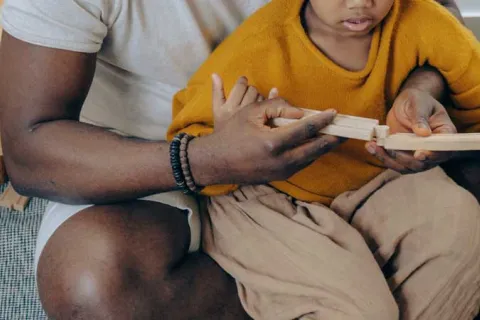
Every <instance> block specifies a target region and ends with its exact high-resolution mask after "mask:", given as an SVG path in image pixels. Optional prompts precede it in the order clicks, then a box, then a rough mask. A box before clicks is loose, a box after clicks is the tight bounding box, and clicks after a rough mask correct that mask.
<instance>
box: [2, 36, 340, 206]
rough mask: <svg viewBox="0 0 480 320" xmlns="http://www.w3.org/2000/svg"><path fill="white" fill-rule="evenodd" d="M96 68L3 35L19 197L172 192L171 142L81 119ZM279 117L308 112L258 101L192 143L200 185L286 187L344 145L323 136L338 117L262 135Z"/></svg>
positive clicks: (99, 197) (11, 158)
mask: <svg viewBox="0 0 480 320" xmlns="http://www.w3.org/2000/svg"><path fill="white" fill-rule="evenodd" d="M95 60H96V56H95V55H94V54H83V53H76V52H70V51H64V50H56V49H48V48H45V47H40V46H35V45H31V44H28V43H25V42H23V41H20V40H18V39H16V38H13V37H12V36H10V35H8V34H4V37H3V40H2V46H1V49H0V69H1V70H2V72H1V73H0V122H1V123H2V126H1V128H0V129H1V134H2V142H3V150H4V153H5V163H6V166H7V171H8V173H9V176H10V178H11V181H12V183H13V185H14V187H15V188H16V189H17V190H18V191H20V192H21V193H23V194H28V195H32V196H39V197H43V198H47V199H50V200H56V201H60V202H65V203H89V204H102V203H111V202H119V201H127V200H131V199H135V198H138V197H141V196H146V195H149V194H153V193H158V192H162V191H168V190H172V189H173V188H174V187H175V181H174V178H173V174H172V169H171V167H170V157H169V144H168V143H166V142H147V141H141V140H137V139H128V138H124V137H121V136H118V135H116V134H114V133H111V132H109V131H107V130H104V129H102V128H98V127H95V126H91V125H88V124H84V123H80V122H79V121H78V119H79V114H80V111H81V108H82V104H83V102H84V100H85V97H86V95H87V93H88V91H89V88H90V85H91V83H92V78H93V75H94V71H95ZM208 105H209V106H210V107H211V102H209V103H208ZM275 117H286V118H295V119H299V118H301V117H303V112H302V111H300V110H299V109H297V108H294V107H292V106H290V105H289V104H288V103H287V102H285V101H283V100H281V99H272V100H268V101H263V102H259V103H255V104H252V105H249V106H246V107H244V108H243V109H242V110H241V111H239V112H238V113H237V114H236V115H235V116H233V117H232V118H231V119H229V120H228V121H227V122H226V123H225V126H224V127H223V128H222V130H221V132H220V133H218V134H216V133H214V134H212V135H210V136H208V137H202V138H198V139H195V140H193V141H192V142H191V144H190V146H189V149H188V155H189V162H190V166H191V171H192V174H193V177H194V179H195V181H196V182H197V184H199V185H213V184H228V183H235V184H256V183H266V182H268V181H274V180H283V179H286V178H288V177H289V176H291V175H292V174H294V173H296V172H297V171H299V170H301V169H303V168H305V167H306V166H308V165H309V164H310V163H311V162H312V161H313V160H314V159H316V158H317V157H319V156H320V155H321V154H323V153H325V152H326V151H328V149H329V148H332V147H333V146H334V145H336V144H337V143H338V141H337V139H335V138H334V137H330V138H328V137H327V136H317V132H318V131H319V130H321V129H322V128H323V127H325V126H326V125H327V124H328V123H329V122H330V121H331V120H333V117H334V113H324V114H323V115H319V116H316V117H309V118H308V119H305V120H300V121H299V122H298V124H297V125H295V126H290V127H289V128H278V129H273V130H265V125H266V122H267V121H268V120H269V119H272V118H275ZM252 119H256V121H252ZM232 146H234V148H233V149H232ZM252 159H260V160H261V161H256V160H252Z"/></svg>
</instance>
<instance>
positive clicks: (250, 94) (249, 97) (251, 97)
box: [236, 86, 258, 107]
mask: <svg viewBox="0 0 480 320" xmlns="http://www.w3.org/2000/svg"><path fill="white" fill-rule="evenodd" d="M257 99H258V90H257V88H255V87H253V86H249V87H248V89H247V92H246V93H245V95H244V96H243V100H242V102H241V103H240V107H245V106H248V105H249V104H252V103H254V102H256V101H257ZM236 106H237V105H236Z"/></svg>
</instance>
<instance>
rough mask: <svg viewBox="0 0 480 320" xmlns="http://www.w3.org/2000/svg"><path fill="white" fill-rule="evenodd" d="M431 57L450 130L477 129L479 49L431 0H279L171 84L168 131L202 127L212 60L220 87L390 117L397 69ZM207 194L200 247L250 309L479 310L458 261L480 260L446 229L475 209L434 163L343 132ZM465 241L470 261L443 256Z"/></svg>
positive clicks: (407, 313)
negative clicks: (280, 172) (306, 158)
mask: <svg viewBox="0 0 480 320" xmlns="http://www.w3.org/2000/svg"><path fill="white" fill-rule="evenodd" d="M438 28H441V29H442V34H441V35H440V33H437V32H436V30H437V29H438ZM426 63H428V64H430V65H432V66H434V67H435V68H437V69H438V70H439V71H440V72H441V73H442V74H443V76H444V77H445V79H446V80H447V82H448V85H449V87H450V89H451V92H452V98H453V100H454V102H455V104H456V105H457V107H456V108H451V109H449V114H450V116H451V118H452V119H453V120H454V122H455V124H456V125H457V127H458V129H459V131H463V132H473V131H479V129H480V45H479V43H478V42H477V40H476V39H475V37H474V36H473V34H471V33H470V32H469V31H468V30H467V29H466V28H464V27H463V26H461V25H460V24H459V23H458V22H457V21H456V20H455V19H454V18H453V17H452V16H450V14H449V13H448V12H447V11H446V10H445V9H444V8H442V7H441V6H440V5H438V4H436V3H435V2H434V1H433V0H310V1H304V0H274V1H272V2H271V3H270V4H268V5H266V6H265V7H264V8H262V9H261V10H259V11H258V12H257V13H256V14H254V15H253V16H252V17H251V18H250V19H248V20H247V21H246V22H245V23H244V24H243V25H242V26H241V27H240V28H239V29H238V30H237V31H236V32H234V33H233V34H232V35H231V36H230V37H229V38H228V39H227V40H226V41H225V42H224V43H223V44H222V45H221V46H220V47H219V48H218V49H217V50H216V51H215V52H214V54H213V55H212V56H211V57H210V59H209V60H207V62H206V63H205V64H204V65H203V66H202V67H201V68H200V70H199V71H198V72H197V73H196V74H195V75H194V76H193V78H192V79H191V80H190V82H189V85H188V87H187V88H186V89H184V90H183V91H181V92H179V93H178V94H177V95H176V97H175V99H174V106H173V107H174V116H175V117H174V121H173V123H172V126H171V128H170V132H169V134H170V138H172V137H173V136H174V135H175V134H177V133H179V132H186V133H189V134H191V135H195V136H198V135H205V134H208V133H211V132H212V130H213V115H212V107H211V101H212V97H211V88H210V75H211V74H212V73H214V72H216V73H219V74H220V76H221V77H222V78H223V79H224V80H225V84H226V87H227V89H228V88H231V87H232V86H233V85H234V83H235V80H236V79H237V78H238V77H239V76H241V75H245V76H246V77H247V78H248V79H249V81H250V82H251V84H252V85H254V86H255V87H256V88H257V89H258V91H259V92H260V93H263V94H265V93H267V92H268V90H269V89H270V88H272V87H277V88H278V90H279V92H280V94H281V96H282V97H283V98H285V99H286V100H287V101H289V102H290V103H292V104H293V105H297V106H302V107H305V108H309V109H316V110H326V109H331V108H334V109H336V110H338V112H339V113H343V114H349V115H354V116H360V117H368V118H376V119H379V120H380V121H381V122H383V123H385V120H386V117H387V111H388V106H390V105H392V103H393V100H394V99H395V97H396V95H397V94H398V92H399V90H400V88H401V85H402V82H403V80H404V79H405V78H406V77H407V76H408V74H409V73H410V71H412V69H414V68H415V67H417V66H420V65H423V64H426ZM232 148H234V146H232ZM252 161H255V159H252ZM193 174H194V173H193ZM352 190H356V191H352ZM203 192H204V193H205V194H206V195H209V196H213V197H212V198H210V201H209V210H208V212H209V213H208V217H204V219H203V229H204V230H203V231H204V234H203V242H204V243H203V244H204V250H205V251H206V252H207V253H208V254H209V255H211V256H212V257H213V258H214V259H215V260H216V261H217V262H218V263H219V264H220V265H221V266H222V267H223V268H224V269H225V270H226V271H227V272H229V273H230V274H231V275H232V276H233V277H234V278H235V279H236V280H237V283H238V288H239V294H240V298H241V300H242V303H243V305H244V307H245V309H246V311H247V312H248V313H249V315H250V316H252V317H253V318H255V319H297V318H302V319H383V320H385V319H397V318H398V312H399V311H398V307H397V304H398V305H399V307H400V312H401V314H402V317H405V319H407V318H408V319H417V318H422V319H466V318H468V316H470V315H472V314H473V313H474V312H475V311H478V306H479V305H478V300H479V299H478V295H479V294H478V291H479V290H478V281H480V272H475V275H473V274H472V272H470V271H468V270H470V269H471V268H472V267H475V270H476V271H480V270H478V269H479V268H478V265H479V264H480V260H479V258H478V257H479V256H480V252H479V251H478V250H480V241H479V240H478V237H476V236H475V235H473V234H470V233H468V235H466V234H461V232H460V231H459V229H455V228H457V227H458V228H460V229H461V228H462V227H460V225H463V226H467V225H470V226H471V225H472V224H474V225H475V226H477V225H478V218H477V217H478V214H479V213H480V210H479V206H478V203H477V202H476V201H475V200H474V199H473V197H471V195H469V194H467V193H466V192H465V191H464V190H461V189H460V187H458V186H457V185H455V184H454V183H453V182H452V181H451V180H450V179H448V177H446V175H445V174H444V173H443V171H442V170H441V169H438V168H437V169H434V170H431V171H427V172H424V173H421V174H416V175H411V176H403V177H400V176H399V175H398V174H395V173H393V172H391V171H386V170H385V168H383V167H382V165H381V163H380V162H378V161H377V160H376V159H375V158H374V157H372V156H371V155H370V154H369V153H368V152H366V150H365V149H364V146H363V143H362V142H359V141H353V140H352V141H347V142H346V143H344V144H343V145H341V146H340V147H338V148H336V149H335V150H332V151H331V152H329V153H328V154H326V155H324V156H322V157H321V158H319V159H318V160H317V161H315V162H314V163H313V164H312V165H311V166H309V167H308V168H306V169H304V170H302V171H301V172H298V173H297V174H295V175H294V176H292V177H291V178H290V179H288V180H287V181H279V182H272V183H270V185H269V186H256V187H253V186H246V187H241V188H239V189H238V187H237V186H212V187H207V188H205V189H204V191H203ZM229 192H233V193H231V194H229V195H222V194H227V193H229ZM419 199H420V200H419ZM458 199H461V200H458ZM432 212H433V213H435V214H430V213H432ZM462 215H467V216H468V217H469V218H468V219H464V218H465V217H463V218H460V216H462ZM340 217H342V218H344V219H342V218H340ZM452 219H453V220H452ZM455 219H457V220H455ZM460 219H461V221H460ZM345 220H346V221H349V222H351V225H349V224H348V223H347V222H345ZM441 221H443V222H441ZM447 221H448V222H447ZM467 221H468V222H467ZM442 224H445V225H444V226H443V227H442ZM452 224H454V225H455V228H454V229H455V230H456V231H455V232H452V231H446V230H448V228H447V227H446V226H452ZM445 228H447V229H445ZM357 230H358V231H359V232H360V233H358V232H357ZM446 233H449V234H451V238H449V239H450V240H448V241H447V240H446V239H445V237H446V236H445V235H446ZM361 236H363V239H362V238H361ZM463 237H467V238H465V241H466V243H468V246H469V249H468V250H471V251H469V252H470V253H472V252H473V251H476V253H475V254H473V256H475V258H472V256H470V255H469V256H468V257H467V256H465V257H464V258H463V259H464V262H460V260H462V259H460V260H458V259H457V260H455V259H453V260H455V262H453V260H452V261H450V263H447V262H445V261H443V260H442V258H440V256H444V255H446V252H450V253H451V252H454V251H460V249H459V247H452V246H453V243H457V242H455V241H457V240H458V239H463ZM430 238H431V239H435V241H434V240H432V241H430ZM447 238H448V237H447ZM451 239H455V241H453V240H451ZM472 239H473V240H472ZM458 241H460V240H458ZM367 244H368V246H367ZM401 246H404V247H406V248H407V249H405V248H403V247H402V248H403V249H402V250H403V251H398V250H400V247H401ZM439 248H441V249H439ZM371 252H374V255H375V258H377V261H375V259H374V255H372V253H371ZM457 258H458V257H457ZM467 260H468V262H466V261H467ZM377 263H378V264H380V266H381V267H388V268H387V269H388V270H387V271H386V270H385V268H384V270H383V271H384V273H385V274H384V275H382V272H381V270H380V269H379V267H378V264H377ZM460 270H462V271H460ZM444 274H449V275H451V276H450V277H441V276H440V275H444ZM384 276H385V277H386V278H387V279H388V282H389V285H390V289H391V290H392V292H393V295H392V294H391V293H390V292H389V288H388V285H387V282H386V281H385V278H384ZM470 276H471V277H472V278H469V277H470ZM453 282H456V284H455V285H458V286H460V287H461V288H462V290H461V291H462V294H464V296H462V298H461V299H460V298H457V296H458V293H457V294H456V295H455V294H454V292H456V288H455V285H454V284H453ZM467 283H470V285H467ZM474 283H476V284H474ZM393 298H395V299H396V303H395V301H394V299H393ZM460 300H461V301H462V302H460Z"/></svg>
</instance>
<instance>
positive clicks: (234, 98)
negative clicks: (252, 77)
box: [227, 77, 248, 106]
mask: <svg viewBox="0 0 480 320" xmlns="http://www.w3.org/2000/svg"><path fill="white" fill-rule="evenodd" d="M247 90H248V80H247V78H245V77H240V78H239V79H238V80H237V82H236V83H235V85H234V86H233V89H232V91H231V92H230V95H229V96H228V98H227V103H228V104H229V105H231V106H238V105H240V104H241V103H242V100H243V97H244V96H245V94H246V93H247Z"/></svg>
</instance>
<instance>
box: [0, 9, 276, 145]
mask: <svg viewBox="0 0 480 320" xmlns="http://www.w3.org/2000/svg"><path fill="white" fill-rule="evenodd" d="M267 2H269V0H6V1H5V5H4V8H3V17H2V20H3V21H2V22H3V27H4V31H6V32H8V33H9V34H10V35H12V36H14V37H15V38H18V39H20V40H23V41H26V42H29V43H33V44H36V45H41V46H46V47H51V48H57V49H65V50H71V51H78V52H85V53H94V52H98V62H97V70H96V73H95V77H94V81H93V84H92V88H91V90H90V93H89V95H88V97H87V99H86V102H85V105H84V108H83V110H82V119H84V120H85V121H87V122H91V123H94V124H97V125H100V126H103V127H108V128H113V129H116V130H117V131H119V132H121V133H123V134H126V135H131V136H137V137H141V138H145V139H153V140H163V139H164V138H165V133H166V130H167V128H168V126H169V124H170V122H171V120H172V119H171V118H172V114H171V110H172V103H171V102H172V97H173V96H174V94H175V93H176V92H177V91H179V90H180V89H182V88H183V87H184V86H185V85H186V83H187V80H188V79H189V77H190V76H191V75H192V74H193V73H194V72H195V71H196V70H197V68H198V67H199V66H200V65H201V64H202V62H203V61H204V60H205V59H206V58H207V57H208V55H209V54H210V53H211V52H212V50H213V49H214V48H215V46H216V45H217V44H218V43H219V42H221V41H222V40H223V39H224V38H225V37H226V36H227V35H228V34H229V33H230V32H232V31H233V30H234V29H235V28H236V27H237V26H238V25H239V24H240V23H241V22H242V21H243V20H244V19H245V18H246V17H248V16H249V15H250V14H252V13H253V12H254V11H256V10H257V9H259V8H260V7H261V6H263V5H264V4H266V3H267ZM39 85H40V84H39Z"/></svg>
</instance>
